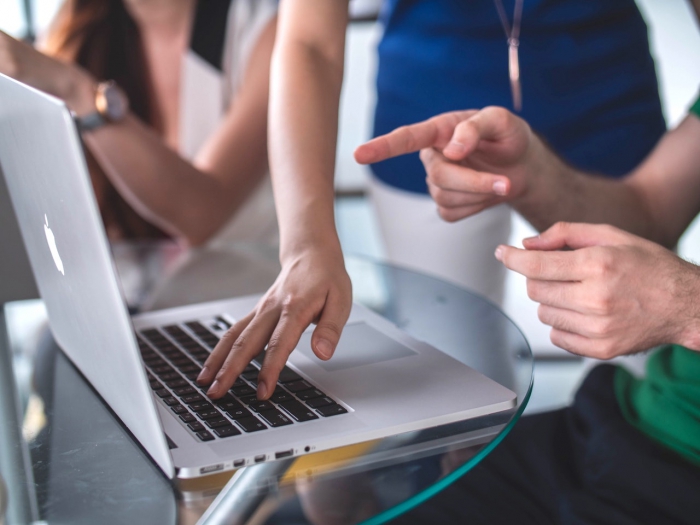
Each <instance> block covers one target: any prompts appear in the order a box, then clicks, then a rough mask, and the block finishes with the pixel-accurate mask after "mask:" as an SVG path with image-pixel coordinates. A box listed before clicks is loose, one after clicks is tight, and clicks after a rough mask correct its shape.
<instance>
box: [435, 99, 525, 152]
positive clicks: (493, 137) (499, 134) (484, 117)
mask: <svg viewBox="0 0 700 525" xmlns="http://www.w3.org/2000/svg"><path fill="white" fill-rule="evenodd" d="M520 127H521V122H520V120H519V119H518V117H516V116H515V115H513V114H512V113H511V112H510V111H508V110H507V109H505V108H500V107H495V106H491V107H487V108H484V109H482V110H481V111H478V112H476V113H474V114H473V115H471V116H470V117H469V118H468V119H466V120H463V121H462V122H460V123H459V124H458V125H457V126H455V128H454V133H453V134H452V138H451V140H450V142H449V143H448V144H447V146H446V147H445V149H444V150H443V154H444V155H445V156H446V157H447V158H449V159H450V160H455V161H457V160H462V159H464V158H465V157H466V156H467V155H469V154H470V153H471V152H473V151H474V150H475V149H476V148H477V146H478V145H479V142H481V141H482V140H484V141H492V142H497V141H499V140H503V139H506V138H509V137H511V136H513V135H514V134H516V133H517V132H518V130H519V129H520Z"/></svg>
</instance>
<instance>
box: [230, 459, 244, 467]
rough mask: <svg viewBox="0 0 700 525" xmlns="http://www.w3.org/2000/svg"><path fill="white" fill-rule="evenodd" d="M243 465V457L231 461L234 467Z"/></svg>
mask: <svg viewBox="0 0 700 525" xmlns="http://www.w3.org/2000/svg"><path fill="white" fill-rule="evenodd" d="M243 465H245V459H237V460H236V461H234V462H233V466H234V467H242V466H243Z"/></svg>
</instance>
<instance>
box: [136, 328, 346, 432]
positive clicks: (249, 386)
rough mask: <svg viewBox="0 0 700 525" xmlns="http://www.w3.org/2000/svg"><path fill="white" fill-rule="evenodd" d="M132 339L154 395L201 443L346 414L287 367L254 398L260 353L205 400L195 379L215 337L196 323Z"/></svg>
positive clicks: (156, 331)
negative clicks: (266, 395) (266, 392)
mask: <svg viewBox="0 0 700 525" xmlns="http://www.w3.org/2000/svg"><path fill="white" fill-rule="evenodd" d="M219 319H220V320H221V322H226V321H225V320H223V319H222V318H219ZM137 340H138V344H139V350H140V351H141V357H142V359H143V362H144V365H145V367H146V371H147V376H148V381H149V383H150V386H151V389H152V390H153V392H154V394H155V395H156V396H157V397H158V398H160V400H161V402H162V403H163V404H165V405H166V406H167V407H168V408H169V409H170V410H171V411H172V412H173V413H174V414H175V415H177V416H178V417H179V419H180V421H182V424H183V425H185V426H186V427H187V428H188V429H189V431H190V432H192V433H193V434H195V435H196V436H197V438H198V439H199V440H200V441H212V440H214V439H216V438H220V439H223V438H231V437H233V436H238V435H241V432H245V433H250V432H259V431H261V430H266V429H268V428H276V427H281V426H287V425H293V424H297V423H305V422H307V421H314V420H317V419H319V417H331V416H336V415H339V414H345V413H347V410H346V409H345V408H344V407H343V406H342V405H340V404H338V403H337V402H336V401H335V400H334V399H333V398H331V397H329V396H327V395H326V394H325V393H324V392H322V391H321V390H319V389H318V388H316V387H315V386H314V385H313V384H312V383H310V382H309V381H307V380H305V379H304V378H303V377H301V376H300V375H299V374H297V373H296V372H295V371H294V370H292V369H291V368H289V367H287V366H284V367H283V368H282V370H281V371H280V372H279V375H278V378H277V379H278V381H279V384H277V383H276V384H275V387H274V388H273V391H272V393H271V396H270V400H269V401H263V400H259V399H258V398H257V397H256V395H255V394H256V387H257V385H258V381H259V377H260V374H261V371H260V364H261V363H262V362H263V360H264V353H261V354H258V355H257V356H256V357H255V358H254V359H253V361H252V362H251V363H250V364H248V365H247V366H246V367H245V368H244V369H243V372H242V373H241V374H240V376H239V377H237V378H236V380H235V381H234V382H233V385H232V387H231V389H230V390H229V391H228V392H224V394H223V395H222V396H220V397H219V398H218V399H217V400H215V401H212V400H210V399H206V398H205V397H204V396H203V395H202V393H204V392H205V391H206V390H207V389H208V387H207V386H203V387H202V386H198V385H197V384H196V383H194V380H195V379H196V378H197V377H198V376H199V375H200V373H201V370H202V369H201V367H200V365H201V364H202V363H204V362H205V361H206V360H207V358H208V357H209V351H210V349H212V348H214V347H215V346H216V345H217V344H218V343H219V338H218V337H217V336H216V335H215V334H214V333H212V332H211V331H210V330H209V329H208V328H206V327H205V326H204V325H203V324H201V323H200V322H198V321H191V322H187V323H183V324H182V325H169V326H164V327H161V328H160V329H159V328H151V329H147V330H143V331H142V332H141V333H140V334H139V335H138V338H137ZM215 436H216V437H215Z"/></svg>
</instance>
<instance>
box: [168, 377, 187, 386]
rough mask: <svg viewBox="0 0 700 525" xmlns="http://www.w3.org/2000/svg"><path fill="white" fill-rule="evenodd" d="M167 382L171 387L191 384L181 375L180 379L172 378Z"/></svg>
mask: <svg viewBox="0 0 700 525" xmlns="http://www.w3.org/2000/svg"><path fill="white" fill-rule="evenodd" d="M165 384H166V385H168V386H169V387H170V388H182V387H183V386H190V384H189V383H188V382H187V381H185V380H184V379H182V378H181V377H180V378H178V379H171V380H170V381H166V382H165Z"/></svg>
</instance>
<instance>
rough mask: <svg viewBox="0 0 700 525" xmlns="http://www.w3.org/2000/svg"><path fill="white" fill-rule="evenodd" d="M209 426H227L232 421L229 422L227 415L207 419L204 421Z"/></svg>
mask: <svg viewBox="0 0 700 525" xmlns="http://www.w3.org/2000/svg"><path fill="white" fill-rule="evenodd" d="M204 423H205V424H206V425H207V426H208V427H209V428H219V427H225V426H229V425H230V424H231V423H230V422H229V420H228V419H226V418H225V417H221V418H218V419H207V420H206V421H205V422H204Z"/></svg>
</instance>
